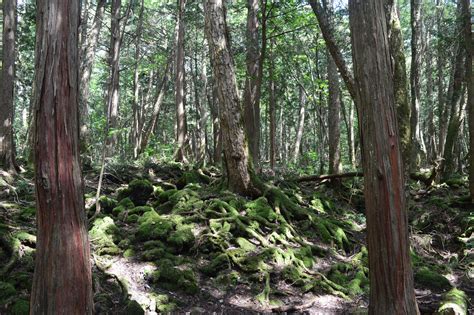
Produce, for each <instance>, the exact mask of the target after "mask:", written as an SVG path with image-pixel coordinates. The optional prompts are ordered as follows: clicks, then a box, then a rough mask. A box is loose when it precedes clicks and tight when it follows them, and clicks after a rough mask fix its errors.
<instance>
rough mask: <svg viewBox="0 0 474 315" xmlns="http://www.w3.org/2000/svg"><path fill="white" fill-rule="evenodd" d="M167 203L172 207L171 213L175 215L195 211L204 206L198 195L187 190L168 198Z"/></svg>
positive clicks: (179, 191)
mask: <svg viewBox="0 0 474 315" xmlns="http://www.w3.org/2000/svg"><path fill="white" fill-rule="evenodd" d="M169 201H170V203H171V204H172V205H173V209H172V212H173V213H175V214H178V213H183V212H192V211H196V210H198V209H201V208H202V206H203V205H204V202H203V201H202V200H201V198H200V197H199V194H198V193H197V192H196V191H194V190H191V189H189V188H184V189H182V190H178V191H177V192H175V193H174V194H172V195H171V196H169Z"/></svg>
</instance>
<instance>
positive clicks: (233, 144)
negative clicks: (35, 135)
mask: <svg viewBox="0 0 474 315" xmlns="http://www.w3.org/2000/svg"><path fill="white" fill-rule="evenodd" d="M204 11H205V15H206V34H207V41H208V43H209V47H210V52H211V59H212V66H213V75H214V84H216V88H217V96H218V99H219V118H220V129H221V133H222V146H223V149H224V159H225V170H226V172H227V177H226V179H227V185H228V187H229V189H230V190H232V191H233V192H235V193H238V194H241V195H244V196H257V195H260V192H259V191H258V189H257V188H256V187H255V184H254V176H255V174H254V170H253V168H252V163H251V162H250V157H249V152H248V146H247V139H246V136H245V132H244V129H243V121H242V114H241V107H240V98H239V92H238V89H237V80H236V76H235V70H234V60H233V58H232V55H231V54H230V50H229V42H228V38H227V34H228V33H227V24H226V20H225V7H224V4H223V0H205V2H204Z"/></svg>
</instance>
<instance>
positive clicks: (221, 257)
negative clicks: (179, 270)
mask: <svg viewBox="0 0 474 315" xmlns="http://www.w3.org/2000/svg"><path fill="white" fill-rule="evenodd" d="M228 267H230V260H229V257H228V256H227V255H226V254H224V253H222V254H217V255H216V256H215V257H213V258H212V259H211V261H210V262H209V263H208V264H207V265H205V266H203V267H202V268H201V272H203V273H204V274H206V275H208V276H211V275H215V274H216V273H218V272H219V271H221V270H224V269H226V268H228Z"/></svg>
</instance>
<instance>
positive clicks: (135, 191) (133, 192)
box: [117, 179, 154, 206]
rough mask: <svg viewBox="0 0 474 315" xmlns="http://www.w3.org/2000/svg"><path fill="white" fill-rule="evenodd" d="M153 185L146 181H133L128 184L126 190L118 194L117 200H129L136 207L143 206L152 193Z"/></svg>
mask: <svg viewBox="0 0 474 315" xmlns="http://www.w3.org/2000/svg"><path fill="white" fill-rule="evenodd" d="M153 191H154V188H153V185H152V184H151V183H150V182H149V181H148V180H146V179H134V180H132V181H131V182H130V183H129V184H128V188H127V189H123V190H121V191H120V192H119V193H118V197H117V199H118V200H122V199H124V198H127V197H128V198H130V200H131V201H132V202H133V203H134V204H135V205H137V206H144V205H145V204H146V203H147V201H148V199H149V198H150V196H151V194H152V193H153Z"/></svg>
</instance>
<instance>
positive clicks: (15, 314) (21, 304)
mask: <svg viewBox="0 0 474 315" xmlns="http://www.w3.org/2000/svg"><path fill="white" fill-rule="evenodd" d="M29 313H30V302H29V301H27V300H24V299H19V300H16V301H15V303H13V305H12V307H11V308H10V314H11V315H28V314H29Z"/></svg>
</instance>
